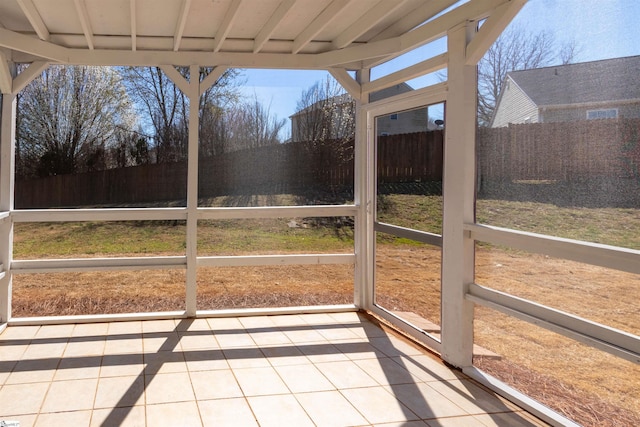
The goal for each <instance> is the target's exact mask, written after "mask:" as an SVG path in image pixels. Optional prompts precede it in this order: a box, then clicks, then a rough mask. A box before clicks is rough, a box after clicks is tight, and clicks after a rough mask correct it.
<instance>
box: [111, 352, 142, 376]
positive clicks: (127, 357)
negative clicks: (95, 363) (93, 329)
mask: <svg viewBox="0 0 640 427" xmlns="http://www.w3.org/2000/svg"><path fill="white" fill-rule="evenodd" d="M144 366H145V365H144V362H143V356H142V354H136V353H131V354H113V355H105V356H103V357H102V366H101V367H100V376H101V377H119V376H126V375H140V374H141V373H142V371H143V370H144Z"/></svg>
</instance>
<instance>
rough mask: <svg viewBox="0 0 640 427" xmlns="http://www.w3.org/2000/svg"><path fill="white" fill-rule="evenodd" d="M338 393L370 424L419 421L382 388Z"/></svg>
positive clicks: (357, 389)
mask: <svg viewBox="0 0 640 427" xmlns="http://www.w3.org/2000/svg"><path fill="white" fill-rule="evenodd" d="M340 392H341V393H342V395H343V396H344V397H345V398H346V399H347V400H348V401H349V402H351V404H352V405H353V406H354V407H355V408H356V409H357V410H358V411H359V412H360V413H361V414H362V415H363V416H364V417H365V418H366V419H367V421H369V422H370V423H371V424H380V423H391V422H401V421H411V420H418V419H419V417H418V416H417V415H416V414H414V413H413V412H412V411H411V410H409V408H407V407H406V406H404V405H403V404H401V403H400V402H399V401H398V400H397V399H396V398H395V396H394V395H392V394H391V393H389V392H388V391H387V390H385V389H384V388H383V387H367V388H353V389H348V390H340Z"/></svg>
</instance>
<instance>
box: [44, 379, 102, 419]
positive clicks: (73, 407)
mask: <svg viewBox="0 0 640 427" xmlns="http://www.w3.org/2000/svg"><path fill="white" fill-rule="evenodd" d="M97 385H98V379H97V378H94V379H85V380H70V381H56V382H52V383H51V387H49V391H48V393H47V397H46V398H45V399H44V403H43V404H42V411H41V412H43V413H45V412H65V411H81V410H85V409H92V408H93V400H94V397H95V395H96V388H97Z"/></svg>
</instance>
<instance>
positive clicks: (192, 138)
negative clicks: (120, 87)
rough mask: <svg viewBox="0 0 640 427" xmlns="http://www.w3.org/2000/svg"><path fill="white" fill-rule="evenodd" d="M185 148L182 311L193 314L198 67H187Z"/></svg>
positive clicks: (198, 98)
mask: <svg viewBox="0 0 640 427" xmlns="http://www.w3.org/2000/svg"><path fill="white" fill-rule="evenodd" d="M187 96H188V98H189V147H188V153H189V154H188V156H189V157H188V163H187V237H186V239H187V240H186V245H187V274H186V276H187V277H186V314H187V316H188V317H195V315H196V295H197V282H196V279H197V274H198V262H197V261H198V259H197V257H198V139H199V129H200V124H199V121H200V115H199V109H200V67H199V66H198V65H192V66H191V67H190V69H189V87H188V93H187Z"/></svg>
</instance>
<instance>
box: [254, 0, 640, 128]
mask: <svg viewBox="0 0 640 427" xmlns="http://www.w3.org/2000/svg"><path fill="white" fill-rule="evenodd" d="M512 25H517V26H520V27H524V28H525V29H526V30H528V31H532V32H536V31H542V30H544V31H548V32H550V33H551V34H552V35H553V36H554V38H555V39H556V41H557V42H558V43H559V44H564V43H567V42H571V41H572V40H575V42H576V43H577V45H578V47H579V55H578V57H577V58H576V61H577V62H583V61H594V60H599V59H607V58H614V57H620V56H632V55H640V0H529V2H528V3H527V4H526V5H525V6H524V7H523V9H522V10H521V12H520V13H519V14H518V16H516V18H515V19H514V21H513V23H512ZM445 48H446V41H445V40H439V41H436V42H434V43H432V44H430V45H429V46H425V47H422V48H420V49H416V50H415V51H412V52H410V53H408V54H406V55H404V56H402V57H401V58H398V59H397V60H395V61H393V63H391V64H388V65H384V66H380V67H378V68H376V69H374V70H372V78H373V79H375V78H378V77H381V76H383V75H385V74H388V73H390V72H393V71H395V70H396V69H398V68H401V67H403V66H408V65H411V64H413V63H415V62H419V61H422V60H424V59H426V58H428V57H430V56H433V55H437V54H439V53H442V52H443V51H444V49H445ZM326 74H327V73H326V72H324V71H294V70H244V73H243V75H244V78H245V79H246V85H245V87H244V88H243V89H242V90H243V93H244V94H245V95H246V96H248V97H251V98H252V97H253V96H254V95H255V96H257V98H258V100H259V101H261V102H262V103H263V104H264V105H265V106H267V105H270V110H271V113H272V114H274V115H276V116H277V117H278V118H281V119H282V118H287V119H288V117H289V116H290V115H292V114H293V113H294V112H295V111H296V104H297V103H298V100H299V99H300V96H301V93H302V92H303V91H304V90H306V89H308V88H309V87H311V86H312V85H313V84H314V83H315V82H317V81H321V80H323V79H324V78H325V76H326ZM437 81H439V80H438V77H437V76H427V77H424V78H421V79H418V80H416V81H411V82H409V84H411V85H412V86H414V87H423V86H425V85H428V84H433V83H436V82H437ZM289 126H290V125H289V122H288V120H287V132H288V129H289ZM287 132H285V133H287ZM283 136H284V135H283Z"/></svg>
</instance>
